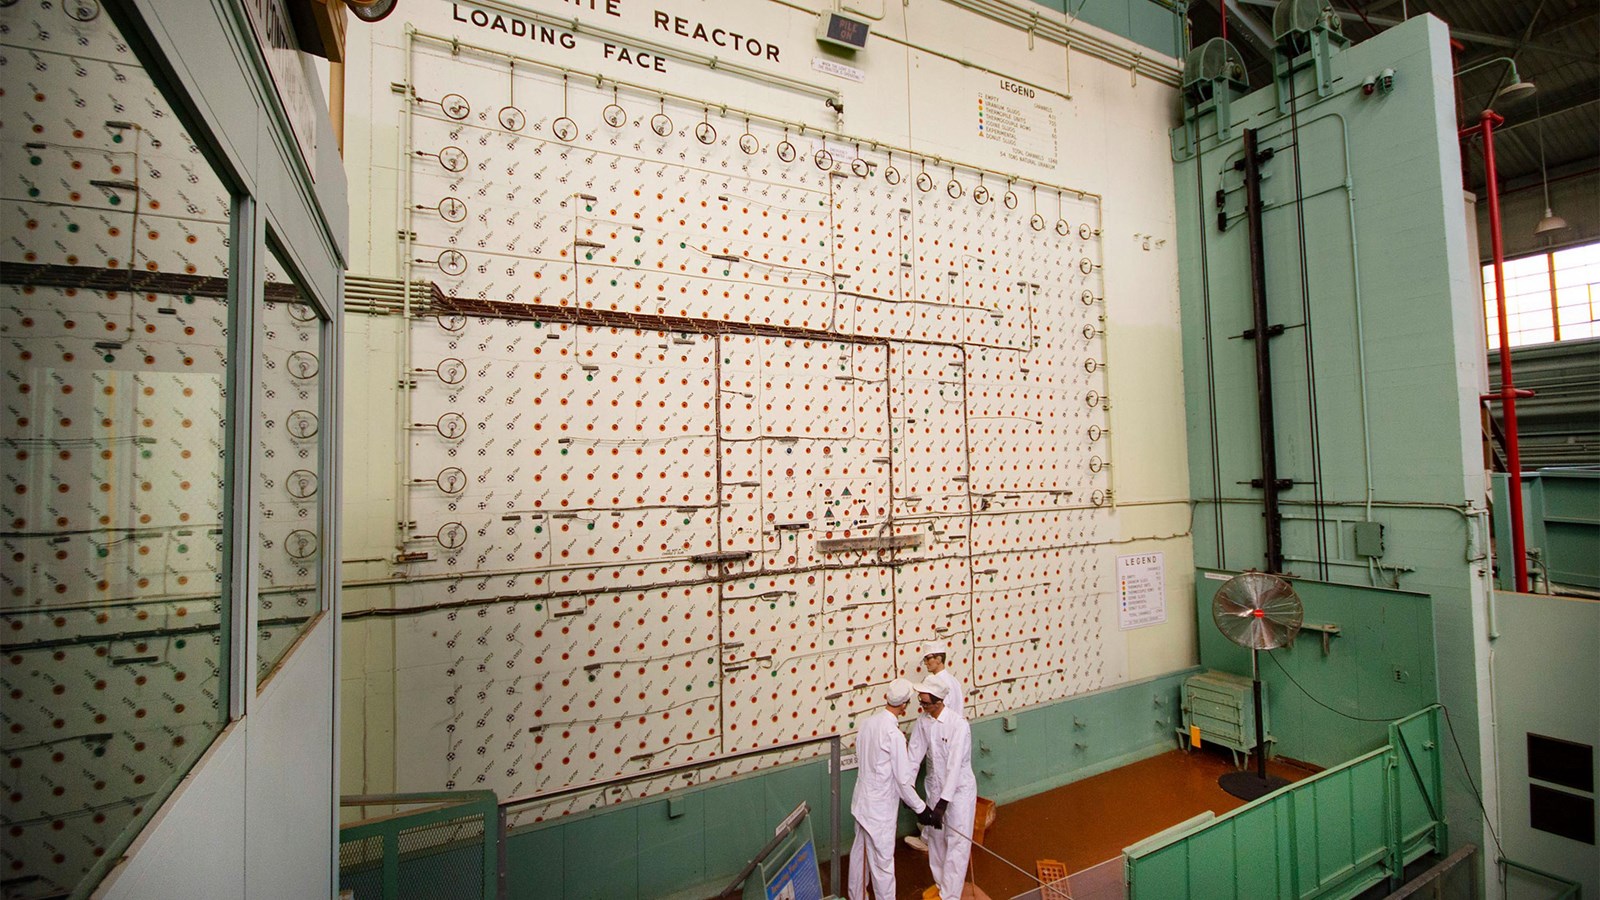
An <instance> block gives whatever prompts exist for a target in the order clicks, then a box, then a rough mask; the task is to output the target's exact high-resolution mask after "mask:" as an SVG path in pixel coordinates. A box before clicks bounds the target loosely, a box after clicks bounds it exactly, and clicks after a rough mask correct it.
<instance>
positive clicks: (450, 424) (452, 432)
mask: <svg viewBox="0 0 1600 900" xmlns="http://www.w3.org/2000/svg"><path fill="white" fill-rule="evenodd" d="M434 427H435V428H438V429H439V435H440V436H441V437H444V438H448V439H450V440H455V439H456V438H458V437H461V436H462V435H464V434H466V433H467V417H466V416H463V415H462V414H461V413H455V412H448V413H445V414H444V415H442V416H440V417H439V421H437V422H435V423H434Z"/></svg>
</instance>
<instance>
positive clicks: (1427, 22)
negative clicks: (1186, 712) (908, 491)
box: [1174, 16, 1488, 845]
mask: <svg viewBox="0 0 1600 900" xmlns="http://www.w3.org/2000/svg"><path fill="white" fill-rule="evenodd" d="M1384 69H1393V70H1394V72H1395V78H1396V80H1395V84H1396V87H1395V90H1394V91H1393V92H1392V93H1390V94H1387V95H1384V94H1381V93H1380V94H1375V95H1371V96H1369V95H1366V94H1364V93H1363V92H1362V91H1361V90H1360V86H1361V83H1362V82H1363V81H1364V80H1366V79H1367V78H1368V77H1370V76H1372V75H1375V74H1377V73H1378V72H1380V71H1382V70H1384ZM1329 72H1330V75H1331V87H1330V90H1329V91H1328V93H1327V94H1326V96H1319V95H1318V91H1317V88H1316V85H1315V84H1314V82H1313V80H1312V79H1311V77H1310V75H1311V73H1310V71H1309V70H1307V71H1305V72H1303V73H1302V75H1301V76H1300V77H1299V78H1297V79H1296V81H1295V86H1294V87H1295V94H1296V97H1297V100H1296V107H1297V109H1296V114H1295V115H1294V116H1293V117H1292V118H1291V117H1290V116H1288V115H1285V114H1281V113H1280V112H1279V111H1278V105H1277V103H1278V100H1277V91H1276V90H1275V89H1274V87H1273V86H1271V85H1267V86H1265V87H1263V88H1262V89H1260V90H1257V91H1256V92H1254V93H1252V94H1249V95H1247V96H1245V97H1242V98H1239V99H1236V100H1234V101H1233V103H1232V107H1231V109H1232V114H1233V116H1232V117H1233V121H1234V123H1235V129H1234V131H1233V134H1232V136H1231V137H1230V138H1229V139H1228V140H1219V139H1218V137H1217V135H1216V133H1215V129H1214V119H1212V118H1208V119H1207V120H1206V121H1205V122H1204V123H1203V125H1204V134H1205V137H1204V138H1203V139H1202V140H1201V142H1200V148H1201V151H1202V152H1201V155H1199V156H1198V157H1191V156H1186V155H1185V153H1184V152H1183V151H1182V145H1183V140H1182V135H1183V132H1182V129H1180V130H1179V131H1177V132H1174V161H1175V163H1176V169H1175V173H1174V179H1175V185H1176V190H1177V193H1176V201H1177V217H1178V224H1179V233H1178V246H1179V250H1180V292H1181V300H1182V302H1181V314H1182V318H1183V331H1184V371H1185V374H1186V380H1185V391H1186V407H1187V410H1188V413H1189V415H1188V438H1189V447H1190V473H1191V483H1192V491H1193V495H1194V498H1195V500H1196V503H1197V510H1196V515H1195V523H1194V533H1195V559H1196V561H1197V563H1198V564H1200V565H1207V566H1215V567H1216V568H1218V569H1226V570H1241V569H1246V568H1262V567H1263V566H1264V565H1265V561H1264V549H1265V547H1264V529H1263V527H1262V515H1261V514H1262V510H1261V491H1260V490H1259V489H1257V488H1253V487H1251V486H1250V481H1251V479H1254V478H1258V477H1259V476H1260V471H1259V469H1260V463H1259V453H1258V448H1257V439H1258V430H1257V425H1256V422H1257V412H1256V379H1255V370H1254V357H1253V348H1252V346H1251V342H1250V341H1247V340H1242V339H1240V335H1241V334H1242V333H1243V332H1244V331H1245V330H1246V329H1248V328H1249V327H1250V310H1249V302H1250V289H1249V248H1248V245H1247V241H1246V231H1247V229H1246V227H1245V224H1244V222H1243V221H1242V220H1240V219H1239V218H1238V217H1239V215H1240V214H1241V213H1242V200H1241V199H1240V195H1241V194H1242V191H1240V190H1238V186H1239V184H1240V176H1239V175H1238V173H1236V172H1235V171H1234V170H1233V168H1232V164H1233V162H1234V161H1235V160H1236V159H1237V158H1238V156H1239V153H1240V152H1241V150H1240V145H1241V135H1240V129H1241V128H1243V127H1251V128H1255V129H1258V134H1259V136H1260V141H1261V144H1262V146H1263V147H1264V148H1271V149H1273V150H1274V151H1275V157H1274V158H1273V159H1272V161H1270V162H1269V163H1267V164H1266V172H1267V175H1268V177H1267V178H1266V180H1265V182H1264V184H1263V189H1262V190H1263V200H1264V203H1265V206H1266V209H1265V212H1264V228H1265V233H1266V239H1265V254H1266V274H1267V295H1268V308H1269V319H1270V321H1271V322H1272V323H1274V324H1281V325H1284V326H1285V327H1286V331H1285V332H1284V335H1283V336H1281V337H1278V338H1274V339H1272V340H1273V345H1272V353H1273V359H1272V369H1273V377H1274V385H1275V392H1276V396H1275V414H1276V419H1277V425H1276V429H1275V431H1276V438H1277V445H1278V454H1279V460H1280V467H1279V474H1280V477H1284V478H1290V479H1293V480H1294V482H1295V484H1294V486H1293V487H1291V488H1290V489H1289V490H1288V491H1287V492H1286V493H1285V503H1286V505H1285V507H1284V513H1285V521H1284V526H1283V537H1284V550H1285V557H1286V561H1285V567H1284V568H1285V570H1286V571H1287V572H1289V573H1291V574H1295V575H1298V576H1301V577H1303V578H1308V579H1316V580H1319V581H1325V582H1340V583H1345V584H1351V585H1363V586H1374V585H1384V586H1389V587H1398V588H1400V589H1402V590H1404V591H1409V592H1412V593H1414V594H1417V595H1426V598H1427V599H1425V600H1424V601H1422V602H1423V604H1424V605H1429V606H1431V625H1430V627H1431V634H1427V633H1423V632H1418V631H1417V630H1416V627H1417V623H1418V622H1419V620H1418V619H1417V618H1416V617H1414V616H1406V617H1403V618H1402V620H1401V621H1400V623H1399V624H1400V626H1401V628H1402V631H1401V633H1400V634H1398V635H1393V634H1376V633H1375V634H1372V635H1370V636H1369V638H1367V639H1363V642H1362V644H1361V652H1362V658H1361V659H1360V660H1354V659H1351V658H1350V657H1349V655H1348V654H1345V653H1342V652H1341V648H1350V647H1352V646H1354V645H1355V641H1354V640H1352V639H1351V638H1349V637H1348V636H1347V637H1346V638H1340V639H1335V641H1334V650H1333V654H1332V656H1330V657H1329V658H1328V659H1327V660H1326V661H1325V662H1318V663H1317V665H1316V667H1315V669H1314V671H1313V672H1311V673H1310V674H1311V675H1312V677H1311V679H1310V680H1307V679H1305V678H1302V679H1301V680H1302V683H1304V684H1305V685H1306V687H1307V688H1308V689H1310V690H1312V691H1316V692H1320V693H1319V698H1321V699H1325V700H1327V701H1328V702H1329V703H1330V704H1331V705H1334V706H1336V707H1338V708H1339V709H1340V710H1341V711H1344V712H1347V713H1350V714H1354V715H1362V716H1368V717H1382V716H1385V715H1391V714H1393V713H1395V712H1403V711H1405V710H1408V709H1415V708H1416V707H1417V706H1419V705H1421V703H1423V702H1428V701H1429V700H1431V699H1433V696H1434V695H1433V694H1431V693H1427V692H1423V691H1422V690H1421V689H1420V686H1421V684H1422V683H1425V679H1431V678H1433V677H1434V676H1433V674H1432V673H1433V671H1437V673H1438V675H1437V697H1438V698H1439V699H1440V700H1441V701H1443V702H1444V703H1446V704H1448V705H1449V706H1450V708H1451V710H1452V712H1453V713H1454V720H1455V724H1456V729H1457V732H1458V734H1459V737H1460V739H1461V743H1462V746H1463V748H1464V753H1463V755H1464V757H1465V761H1466V771H1467V773H1470V775H1471V776H1472V778H1473V780H1474V781H1479V782H1480V783H1481V780H1482V764H1481V761H1480V759H1479V748H1480V742H1479V741H1478V739H1477V735H1478V730H1479V721H1480V718H1481V711H1480V710H1481V706H1480V702H1479V698H1478V693H1479V685H1480V684H1482V683H1484V680H1485V673H1486V670H1487V666H1488V662H1487V657H1488V650H1487V648H1488V644H1487V634H1486V631H1487V629H1486V627H1485V624H1484V622H1485V607H1486V597H1487V591H1486V584H1485V573H1486V571H1487V565H1486V561H1487V553H1486V547H1487V537H1486V532H1487V521H1486V515H1485V510H1486V502H1485V498H1484V497H1483V491H1482V488H1481V474H1480V470H1481V455H1480V451H1479V449H1478V440H1479V439H1478V425H1477V419H1476V413H1475V408H1476V396H1477V393H1478V387H1477V385H1476V383H1475V381H1474V375H1473V373H1475V372H1476V371H1477V370H1478V368H1479V366H1480V365H1481V364H1480V363H1479V358H1480V357H1481V355H1482V349H1481V338H1480V337H1479V336H1478V335H1479V331H1480V328H1481V326H1480V324H1479V323H1478V321H1477V320H1478V319H1479V318H1480V314H1479V310H1480V309H1481V304H1480V303H1479V302H1478V299H1477V285H1476V284H1475V283H1474V280H1473V273H1474V263H1473V261H1472V260H1471V259H1469V258H1468V253H1467V245H1466V237H1467V222H1466V217H1465V213H1464V210H1463V202H1462V187H1461V179H1460V171H1461V169H1460V150H1459V147H1458V142H1457V136H1456V124H1455V111H1454V104H1453V93H1452V90H1451V83H1452V81H1451V61H1450V49H1449V39H1448V33H1447V29H1446V28H1445V27H1444V25H1443V23H1441V22H1439V21H1438V20H1436V19H1432V18H1430V17H1426V16H1421V17H1417V18H1414V19H1412V20H1410V21H1408V22H1406V23H1403V24H1402V25H1401V26H1398V27H1395V28H1392V29H1389V30H1387V31H1385V32H1383V33H1382V34H1380V35H1378V36H1376V37H1373V38H1371V39H1369V40H1365V41H1363V42H1362V43H1360V44H1356V45H1353V46H1351V47H1349V48H1347V49H1343V50H1337V51H1335V52H1334V53H1333V54H1332V55H1331V57H1330V59H1329ZM1297 153H1298V162H1299V166H1298V172H1297V171H1296V167H1295V165H1294V163H1295V161H1296V154H1297ZM1219 189H1223V190H1225V191H1226V192H1227V193H1226V198H1227V200H1226V208H1227V211H1228V213H1229V214H1230V216H1232V217H1233V221H1232V222H1231V223H1230V225H1229V227H1228V228H1227V229H1226V230H1224V231H1219V230H1218V227H1217V224H1216V219H1217V209H1216V205H1215V204H1216V201H1215V197H1216V193H1217V191H1218V190H1219ZM1297 195H1298V196H1299V197H1300V198H1301V200H1300V202H1299V203H1297V202H1296V197H1297ZM1302 229H1303V231H1302ZM1302 233H1303V234H1304V247H1305V250H1304V252H1303V253H1302V250H1301V235H1302ZM1202 260H1203V261H1204V264H1203V265H1202ZM1358 273H1359V276H1358ZM1313 384H1314V390H1313V388H1312V386H1313ZM1363 392H1364V393H1365V403H1363ZM1313 400H1314V401H1315V409H1314V411H1313V409H1312V406H1311V402H1312V401H1313ZM1369 460H1370V463H1369ZM1318 492H1320V497H1318V496H1316V494H1317V493H1318ZM1368 521H1371V522H1376V523H1379V524H1382V525H1383V526H1384V527H1385V532H1384V544H1385V551H1384V554H1383V556H1382V557H1381V558H1379V559H1376V560H1373V561H1369V560H1368V559H1366V558H1365V557H1362V556H1358V555H1357V554H1356V553H1355V547H1354V529H1355V527H1356V525H1357V524H1359V523H1365V522H1368ZM1203 599H1209V597H1205V598H1203ZM1363 621H1366V622H1371V623H1373V624H1384V625H1385V626H1387V625H1388V624H1392V623H1379V622H1376V621H1375V620H1373V618H1372V617H1371V616H1366V615H1362V616H1359V617H1357V611H1356V610H1355V609H1352V610H1351V611H1350V615H1349V616H1346V617H1345V619H1344V620H1343V621H1339V622H1338V624H1340V625H1342V626H1344V627H1346V628H1350V627H1352V626H1353V625H1356V624H1359V623H1360V622H1363ZM1214 631H1215V629H1214V628H1212V626H1211V625H1210V623H1209V622H1203V623H1202V627H1201V629H1200V635H1201V637H1200V640H1201V644H1202V658H1203V659H1206V661H1207V664H1208V665H1212V664H1214V663H1211V662H1210V660H1209V659H1207V657H1206V652H1207V651H1206V649H1205V648H1206V646H1207V643H1208V640H1209V637H1208V636H1209V634H1211V633H1214ZM1307 637H1308V639H1309V638H1310V637H1312V636H1310V635H1308V636H1307ZM1374 641H1376V642H1378V643H1374ZM1310 655H1313V654H1309V653H1303V650H1302V648H1301V647H1297V648H1296V649H1295V650H1294V651H1293V653H1292V656H1293V658H1294V659H1296V660H1301V659H1303V657H1304V656H1310ZM1284 656H1285V657H1288V656H1290V654H1285V655H1284ZM1422 656H1429V657H1431V658H1432V664H1431V667H1428V669H1427V672H1426V675H1423V674H1422V673H1420V672H1418V671H1414V672H1412V673H1411V674H1412V676H1413V677H1412V680H1411V681H1410V682H1408V683H1404V684H1402V685H1401V687H1402V688H1409V689H1408V690H1401V691H1400V695H1399V696H1396V694H1395V690H1394V688H1395V686H1394V685H1393V684H1390V683H1388V682H1386V681H1385V678H1386V677H1387V678H1392V676H1393V673H1392V666H1390V665H1388V664H1387V663H1388V662H1389V660H1390V659H1391V658H1395V659H1399V658H1402V657H1404V658H1420V657H1422ZM1418 665H1419V668H1421V664H1420V663H1419V664H1418ZM1265 666H1266V671H1267V672H1268V674H1269V677H1270V675H1271V673H1272V672H1273V671H1274V669H1273V666H1272V664H1271V663H1266V664H1265ZM1220 667H1222V668H1227V669H1229V670H1230V671H1241V670H1242V669H1241V668H1240V667H1238V666H1237V665H1222V666H1220ZM1296 674H1297V677H1298V675H1299V674H1300V673H1299V672H1298V671H1297V672H1296ZM1278 687H1279V685H1277V684H1276V683H1275V684H1274V691H1273V696H1274V700H1273V703H1274V706H1275V709H1274V715H1273V717H1272V724H1273V728H1274V731H1276V732H1278V734H1279V737H1280V738H1281V742H1280V745H1279V746H1280V749H1281V750H1282V751H1283V752H1285V753H1288V754H1289V755H1296V756H1305V757H1308V758H1310V759H1312V760H1314V761H1321V762H1324V763H1326V762H1329V761H1334V760H1337V759H1342V758H1346V757H1348V756H1349V755H1350V751H1352V750H1354V749H1355V748H1356V747H1358V746H1362V745H1363V742H1365V746H1371V745H1372V744H1371V742H1372V741H1375V740H1376V739H1377V737H1378V733H1377V732H1376V731H1375V730H1374V729H1373V728H1372V727H1368V726H1365V725H1363V724H1361V723H1357V722H1353V721H1348V720H1345V719H1341V718H1339V717H1338V716H1336V715H1334V714H1332V713H1328V712H1326V711H1323V710H1318V709H1314V708H1312V706H1311V705H1310V704H1304V708H1303V709H1286V710H1284V711H1283V714H1282V715H1280V714H1278V711H1277V710H1276V704H1277V703H1279V702H1281V701H1284V700H1285V699H1286V698H1288V697H1289V695H1290V692H1293V693H1298V691H1296V690H1295V689H1294V688H1293V686H1292V685H1285V687H1287V688H1288V691H1287V692H1286V691H1284V690H1278V689H1277V688H1278ZM1391 699H1395V700H1404V701H1405V702H1399V703H1393V704H1389V703H1388V701H1389V700H1391ZM1357 738H1359V739H1360V740H1356V739H1357ZM1458 765H1459V764H1458ZM1459 774H1460V773H1458V776H1459ZM1451 783H1452V784H1453V785H1458V787H1455V788H1453V790H1455V791H1457V792H1458V796H1456V797H1455V798H1453V799H1454V802H1453V803H1452V804H1451V809H1453V810H1455V811H1456V816H1457V819H1456V821H1455V822H1454V823H1453V824H1454V825H1455V826H1456V827H1457V833H1458V834H1459V835H1460V837H1461V838H1462V839H1463V840H1468V841H1473V842H1475V843H1479V844H1480V845H1481V844H1482V842H1483V841H1484V840H1486V839H1487V835H1485V834H1483V832H1482V828H1481V825H1479V824H1477V822H1476V817H1475V816H1473V815H1470V814H1469V813H1468V812H1467V810H1469V809H1471V808H1472V807H1474V806H1475V802H1474V801H1472V799H1471V798H1470V796H1469V794H1468V792H1467V789H1466V787H1465V785H1466V783H1467V782H1466V779H1464V778H1461V777H1455V778H1453V779H1451Z"/></svg>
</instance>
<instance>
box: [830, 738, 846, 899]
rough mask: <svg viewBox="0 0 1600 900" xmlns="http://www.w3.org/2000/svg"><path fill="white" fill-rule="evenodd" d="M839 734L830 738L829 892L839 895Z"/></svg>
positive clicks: (841, 775) (840, 777)
mask: <svg viewBox="0 0 1600 900" xmlns="http://www.w3.org/2000/svg"><path fill="white" fill-rule="evenodd" d="M843 777H844V773H842V772H840V771H839V736H838V735H837V734H836V735H834V736H833V737H831V738H828V801H829V802H828V845H829V850H828V893H829V894H830V895H832V896H834V897H837V896H839V782H840V780H841V779H842V778H843Z"/></svg>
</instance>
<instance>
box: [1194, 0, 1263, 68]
mask: <svg viewBox="0 0 1600 900" xmlns="http://www.w3.org/2000/svg"><path fill="white" fill-rule="evenodd" d="M1207 2H1209V3H1210V4H1211V8H1212V9H1214V10H1216V11H1217V12H1218V13H1221V12H1222V8H1223V7H1224V6H1226V7H1227V8H1228V12H1227V15H1228V18H1229V20H1230V23H1231V24H1234V25H1236V26H1238V28H1237V30H1238V33H1239V34H1241V35H1243V37H1244V43H1245V44H1247V45H1249V47H1250V49H1251V50H1254V51H1255V52H1256V54H1257V55H1259V56H1260V57H1261V58H1262V59H1265V60H1267V61H1268V62H1271V61H1272V51H1273V49H1274V48H1275V43H1274V41H1273V40H1272V29H1270V28H1268V27H1267V25H1266V23H1264V22H1262V21H1261V19H1259V18H1257V16H1256V13H1255V10H1253V9H1248V8H1246V7H1245V6H1244V5H1243V4H1242V3H1240V0H1207Z"/></svg>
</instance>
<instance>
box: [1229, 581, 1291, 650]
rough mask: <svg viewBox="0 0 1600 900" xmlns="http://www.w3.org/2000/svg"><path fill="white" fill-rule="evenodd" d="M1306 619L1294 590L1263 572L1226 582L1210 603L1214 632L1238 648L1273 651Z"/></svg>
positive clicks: (1282, 644) (1286, 640) (1286, 641)
mask: <svg viewBox="0 0 1600 900" xmlns="http://www.w3.org/2000/svg"><path fill="white" fill-rule="evenodd" d="M1304 616H1305V610H1304V607H1303V606H1302V605H1301V603H1300V597H1299V595H1297V594H1296V593H1295V591H1294V587H1293V586H1292V585H1291V584H1290V583H1289V582H1288V581H1287V580H1285V579H1283V578H1280V577H1278V576H1276V575H1270V574H1267V573H1265V572H1244V573H1241V574H1239V575H1235V576H1234V577H1233V578H1230V579H1228V581H1227V583H1225V584H1224V585H1222V587H1220V588H1218V589H1217V593H1216V596H1215V597H1213V598H1212V601H1211V617H1212V620H1213V621H1214V622H1215V623H1216V625H1217V630H1218V631H1220V632H1222V634H1223V635H1224V636H1225V637H1227V638H1228V640H1230V641H1233V642H1234V643H1235V644H1238V645H1239V646H1241V647H1245V648H1248V649H1252V650H1272V649H1275V648H1277V647H1283V646H1286V645H1287V644H1289V643H1290V642H1291V641H1293V640H1294V638H1295V635H1297V634H1299V632H1300V626H1301V623H1302V620H1303V618H1304Z"/></svg>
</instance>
